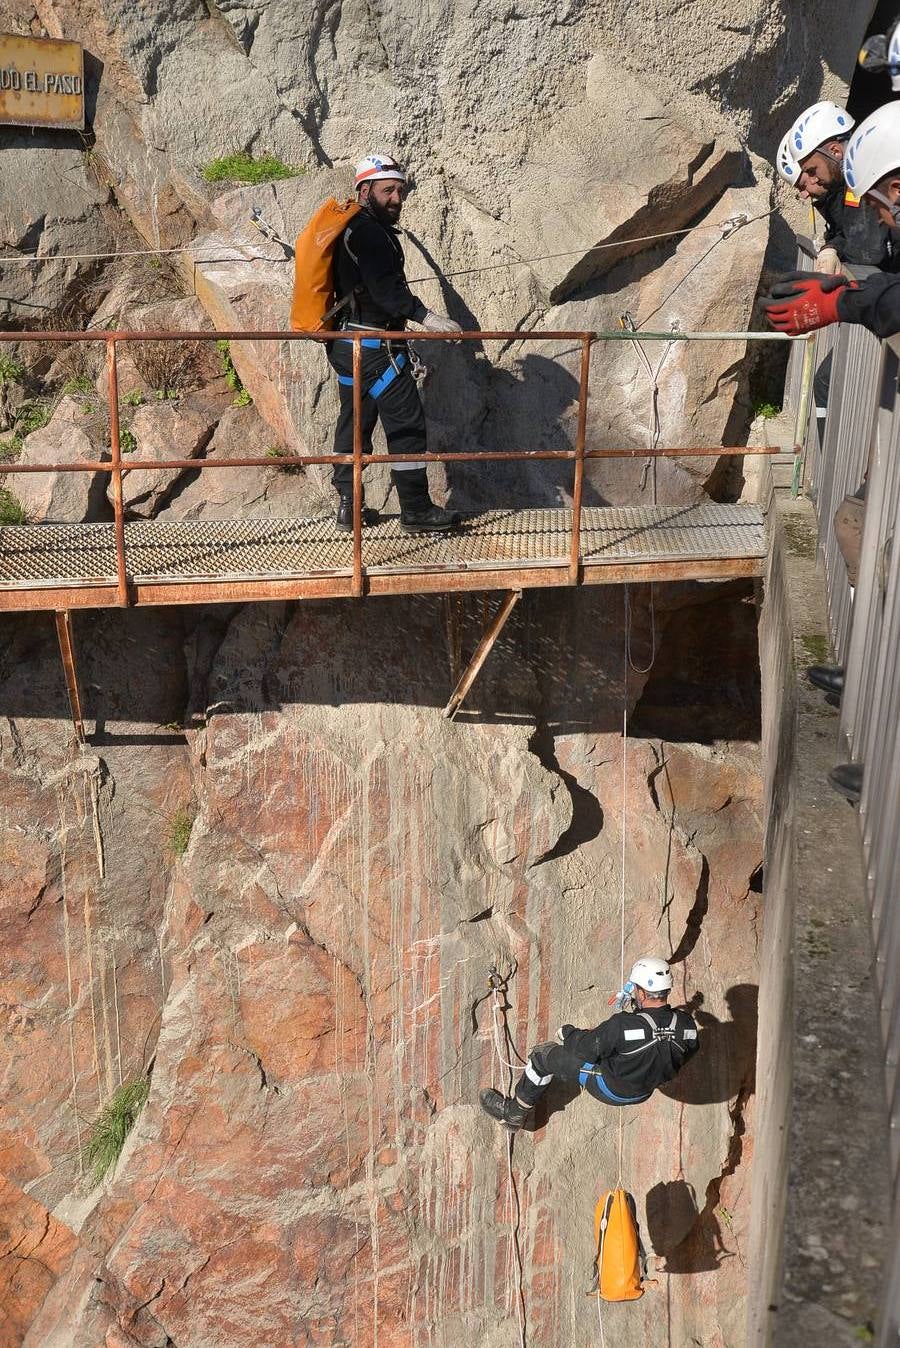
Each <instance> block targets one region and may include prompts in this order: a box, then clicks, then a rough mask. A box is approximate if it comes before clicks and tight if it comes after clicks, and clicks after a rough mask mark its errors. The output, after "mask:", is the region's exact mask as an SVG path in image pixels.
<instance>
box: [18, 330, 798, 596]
mask: <svg viewBox="0 0 900 1348" xmlns="http://www.w3.org/2000/svg"><path fill="white" fill-rule="evenodd" d="M338 337H340V338H341V339H342V340H344V341H347V340H348V339H349V340H350V341H351V342H352V343H353V352H352V357H353V451H352V454H353V460H352V462H353V544H352V546H353V579H352V592H353V595H354V596H355V597H360V596H361V595H362V594H363V593H364V592H365V570H364V567H363V562H362V508H363V507H362V502H363V489H362V473H363V468H364V467H366V465H368V464H370V463H390V464H397V463H410V462H415V463H477V462H489V461H491V460H502V461H503V462H507V463H509V462H520V461H529V460H535V461H541V460H562V461H571V462H572V463H573V465H574V469H573V474H574V476H573V488H572V543H571V552H570V556H569V562H568V579H569V583H570V584H572V585H576V584H577V583H578V578H579V572H580V568H581V565H582V558H581V509H582V495H583V488H584V466H585V460H587V459H613V458H624V459H651V458H654V459H655V458H680V457H691V458H700V457H710V458H719V457H721V456H723V455H745V454H775V453H778V450H777V448H770V447H767V446H749V445H731V446H728V445H716V446H713V447H710V448H703V447H693V446H691V447H671V448H659V447H657V448H655V449H654V448H652V447H651V448H632V447H629V448H623V449H588V448H587V445H586V438H587V409H588V397H589V384H590V365H591V352H592V349H593V346H594V345H595V343H597V342H614V341H627V342H640V341H650V342H692V341H697V342H701V341H702V342H706V341H719V342H721V341H737V342H742V343H746V342H750V341H763V342H789V343H790V342H793V341H796V340H798V339H796V338H791V337H788V336H786V335H785V334H784V333H780V332H678V331H674V332H631V331H626V330H621V331H612V332H602V331H601V332H584V331H570V330H561V331H559V330H550V331H537V330H532V331H529V332H520V331H515V330H513V331H485V332H482V331H470V332H446V333H440V332H415V333H410V332H407V331H397V332H385V331H383V330H381V329H377V328H376V329H362V328H354V329H353V330H352V331H347V330H344V331H341V332H282V331H277V330H276V331H253V330H248V329H227V330H222V329H217V330H214V331H212V332H210V331H208V330H206V331H202V332H196V331H182V332H170V331H167V330H162V329H148V330H146V331H143V332H137V331H129V330H124V329H123V330H118V329H105V328H102V329H101V328H96V329H90V330H88V331H79V332H68V331H55V330H51V331H43V332H10V331H7V332H0V342H8V343H16V344H18V343H20V342H52V343H71V342H78V343H85V342H103V343H104V344H105V347H106V373H107V399H108V402H109V425H110V455H111V457H110V459H109V461H108V462H107V461H94V460H90V459H82V460H78V461H76V462H69V463H49V464H48V463H42V464H28V463H24V464H23V463H9V464H3V465H2V466H0V472H2V473H11V474H16V473H53V472H56V473H79V472H84V473H105V474H107V475H109V477H110V478H111V482H112V498H113V502H112V503H113V515H114V521H115V547H116V590H117V599H118V603H119V604H120V605H122V606H125V605H127V604H128V603H129V593H128V570H127V563H126V557H125V507H124V493H123V489H122V483H123V479H124V477H125V476H126V475H127V474H128V473H129V472H132V471H133V470H135V469H147V470H171V469H180V470H190V471H198V472H202V471H203V470H204V469H209V468H215V469H221V468H226V469H227V468H235V469H237V468H271V469H276V470H283V469H288V468H297V467H314V466H316V465H334V464H340V463H343V464H346V462H347V456H346V455H339V454H279V455H277V456H274V457H273V456H271V455H267V456H266V457H264V458H262V457H259V456H252V455H251V456H246V457H243V458H228V459H222V460H219V459H215V458H213V459H208V458H206V459H166V460H159V459H143V458H138V457H137V456H135V457H131V456H129V460H128V463H127V464H126V463H123V459H122V445H121V429H120V413H119V392H118V366H117V348H118V345H119V344H120V343H128V342H170V341H178V342H221V341H228V342H232V341H235V342H267V341H274V342H284V341H288V342H292V341H313V342H318V343H320V344H321V343H326V342H330V341H334V340H335V339H336V338H338ZM372 337H377V338H379V339H381V340H396V341H409V340H410V339H414V340H415V341H416V342H419V341H426V342H429V341H430V342H446V341H449V342H454V343H456V342H485V341H499V342H505V343H509V342H548V341H559V342H571V343H573V344H576V345H577V346H578V347H580V350H581V363H580V372H579V380H578V415H577V423H576V433H575V447H574V449H544V450H485V451H462V452H458V451H448V452H442V453H433V452H427V453H420V454H366V453H364V452H363V443H362V398H363V393H362V343H363V341H364V340H365V339H366V338H372ZM799 340H802V339H799Z"/></svg>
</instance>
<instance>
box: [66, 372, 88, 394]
mask: <svg viewBox="0 0 900 1348" xmlns="http://www.w3.org/2000/svg"><path fill="white" fill-rule="evenodd" d="M93 392H94V381H93V379H90V378H89V377H88V376H87V375H86V374H76V375H73V376H72V378H71V379H67V380H66V382H65V383H64V384H63V386H62V393H63V396H68V397H70V398H80V397H84V395H85V394H87V393H93Z"/></svg>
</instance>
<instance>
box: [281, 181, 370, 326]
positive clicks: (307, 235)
mask: <svg viewBox="0 0 900 1348" xmlns="http://www.w3.org/2000/svg"><path fill="white" fill-rule="evenodd" d="M361 209H362V207H361V206H360V204H359V202H358V201H335V199H334V197H329V198H328V200H327V201H326V202H324V203H323V204H322V205H321V206H320V207H319V209H318V210H317V211H316V213H315V215H314V216H313V217H312V219H311V220H310V221H309V223H308V224H307V226H306V228H305V229H304V230H303V232H302V233H301V234H300V235H299V237H298V239H297V245H296V248H295V251H294V296H293V299H292V301H291V331H292V332H318V331H319V329H320V328H323V327H324V326H325V321H326V319H328V318H331V317H332V315H333V314H335V313H336V312H337V309H338V308H339V307H342V306H340V305H338V306H335V303H334V250H335V248H336V247H337V245H338V242H339V240H340V237H341V235H342V234H343V232H344V230H345V229H346V228H347V226H348V225H349V223H350V221H351V220H352V219H353V217H354V216H355V215H358V214H359V212H360V210H361Z"/></svg>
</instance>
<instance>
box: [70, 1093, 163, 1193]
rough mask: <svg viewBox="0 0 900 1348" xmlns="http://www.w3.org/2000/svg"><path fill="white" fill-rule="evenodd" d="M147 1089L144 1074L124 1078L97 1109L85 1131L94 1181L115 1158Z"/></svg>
mask: <svg viewBox="0 0 900 1348" xmlns="http://www.w3.org/2000/svg"><path fill="white" fill-rule="evenodd" d="M149 1092H150V1081H149V1078H148V1077H138V1078H137V1080H136V1081H126V1082H125V1083H124V1085H122V1086H120V1087H119V1089H118V1090H117V1091H115V1092H114V1094H113V1096H112V1098H111V1099H110V1100H109V1102H108V1103H107V1104H105V1105H104V1106H103V1109H102V1110H101V1111H100V1114H99V1116H98V1118H97V1120H96V1122H95V1123H94V1125H93V1127H92V1128H91V1131H90V1133H89V1134H88V1140H87V1146H86V1148H85V1159H86V1160H87V1163H88V1165H89V1166H90V1169H91V1177H92V1179H93V1182H94V1184H95V1185H96V1184H99V1183H100V1182H101V1180H103V1179H104V1178H105V1176H106V1175H107V1174H108V1173H109V1171H110V1170H111V1169H112V1168H113V1166H114V1165H115V1164H116V1161H118V1159H119V1156H120V1155H121V1153H122V1148H123V1146H124V1145H125V1139H126V1137H127V1136H128V1134H129V1133H130V1132H131V1130H132V1128H133V1127H134V1124H135V1121H136V1119H137V1116H138V1115H139V1114H140V1112H141V1110H142V1109H143V1108H144V1105H145V1104H146V1102H147V1096H148V1094H149Z"/></svg>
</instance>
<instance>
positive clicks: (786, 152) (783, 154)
mask: <svg viewBox="0 0 900 1348" xmlns="http://www.w3.org/2000/svg"><path fill="white" fill-rule="evenodd" d="M790 139H791V133H790V131H789V132H788V133H787V135H786V136H785V138H784V140H783V141H782V142H781V144H780V145H779V147H778V154H777V155H776V157H775V167H776V168H777V170H778V174H779V177H781V178H783V179H784V181H785V182H786V183H790V184H791V186H792V187H796V186H797V179H798V178H799V177H800V174H801V173H802V172H803V170H802V169H801V167H800V165H799V164H798V163H797V161H796V159H795V158H794V156H793V155H792V154H791V149H790Z"/></svg>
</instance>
